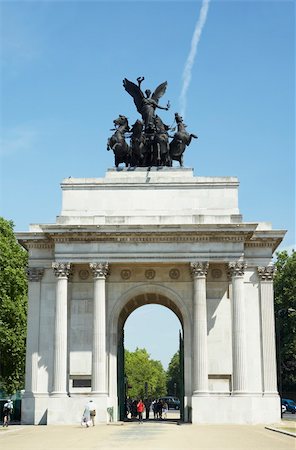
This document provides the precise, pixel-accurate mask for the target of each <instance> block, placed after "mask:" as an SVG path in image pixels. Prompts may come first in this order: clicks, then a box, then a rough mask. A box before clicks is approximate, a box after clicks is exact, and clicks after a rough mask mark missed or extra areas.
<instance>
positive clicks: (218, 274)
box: [211, 269, 222, 278]
mask: <svg viewBox="0 0 296 450" xmlns="http://www.w3.org/2000/svg"><path fill="white" fill-rule="evenodd" d="M211 274H212V277H213V278H221V277H222V270H221V269H213V270H212V271H211Z"/></svg>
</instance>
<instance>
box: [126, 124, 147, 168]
mask: <svg viewBox="0 0 296 450" xmlns="http://www.w3.org/2000/svg"><path fill="white" fill-rule="evenodd" d="M131 132H132V135H131V140H130V151H131V156H130V165H131V167H135V166H143V165H144V162H145V155H146V146H145V142H146V140H145V136H144V133H143V122H142V120H136V122H135V123H134V124H133V126H132V129H131Z"/></svg>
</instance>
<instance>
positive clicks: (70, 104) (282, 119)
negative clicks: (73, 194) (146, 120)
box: [0, 0, 295, 354]
mask: <svg viewBox="0 0 296 450" xmlns="http://www.w3.org/2000/svg"><path fill="white" fill-rule="evenodd" d="M0 6H1V35H0V38H1V48H0V52H1V53H0V55H1V111H0V112H1V123H0V126H1V130H0V131H1V149H0V151H1V160H0V163H1V167H0V170H1V172H0V175H1V186H0V193H1V198H0V208H1V210H0V214H1V215H2V216H4V217H5V218H7V219H12V220H13V221H14V223H15V229H16V230H17V231H26V230H28V227H29V223H53V222H54V221H55V217H56V215H58V214H59V212H60V208H61V192H60V187H59V183H60V182H61V180H62V179H63V178H65V177H68V176H70V175H71V176H72V177H102V176H104V174H105V171H106V170H107V168H109V167H112V166H113V157H112V154H111V152H107V151H106V141H107V138H108V137H109V136H110V128H112V125H113V123H112V121H113V119H114V118H116V117H117V116H118V114H124V115H126V116H127V117H128V118H129V120H130V123H133V121H135V120H136V119H137V118H138V117H139V116H138V113H137V112H136V110H135V107H134V104H133V101H132V99H131V97H130V96H129V95H128V94H127V93H126V92H125V90H124V89H123V87H122V79H123V78H124V77H127V78H128V79H130V80H133V81H135V80H136V78H137V77H138V76H140V75H144V76H145V81H144V83H143V87H144V88H145V89H146V88H150V89H152V90H153V89H154V88H155V87H156V86H157V85H158V84H159V83H161V82H162V81H164V80H167V81H168V89H167V92H166V94H165V96H164V97H163V99H162V100H163V103H164V104H166V102H167V101H168V100H170V103H171V109H170V111H168V112H165V111H161V113H160V115H161V117H162V118H163V120H164V121H165V122H166V123H168V124H171V123H172V122H173V115H174V112H175V111H180V102H179V96H180V92H181V88H182V73H183V70H184V66H185V62H186V59H187V56H188V53H189V49H190V43H191V38H192V34H193V31H194V28H195V25H196V22H197V20H198V17H199V12H200V7H201V2H198V1H184V0H182V1H150V2H144V1H139V0H138V1H118V2H114V1H108V2H103V1H91V2H88V1H51V2H46V1H18V2H16V1H6V2H5V1H1V2H0ZM294 12H295V11H294V2H293V1H285V0H281V1H264V0H262V1H219V0H216V1H214V0H212V1H210V3H209V10H208V15H207V20H206V23H205V26H204V28H203V31H202V35H201V38H200V41H199V44H198V48H197V53H196V58H195V62H194V65H193V69H192V79H191V84H190V86H189V89H188V94H187V109H186V123H187V125H188V130H189V131H190V132H194V133H196V134H198V136H199V139H198V140H195V141H194V142H193V143H192V144H191V146H190V147H189V148H188V150H187V151H186V153H185V166H186V167H193V168H194V172H195V175H200V176H238V178H239V179H240V183H241V184H240V197H239V198H240V210H241V213H242V214H243V217H244V220H245V221H270V222H272V224H273V227H274V228H277V229H287V230H288V233H287V236H286V238H285V240H284V242H283V246H284V247H291V246H293V245H294V244H295V206H294V204H295V201H294V200H295V189H294V188H295V161H294V148H295V127H294V119H295V117H294V106H295V97H294V78H295V73H294V64H295V57H294V54H295V48H294V37H295V36H294V32H295V14H294ZM135 314H136V313H135ZM130 321H132V316H131V318H130ZM128 323H129V322H128ZM176 342H177V332H176ZM168 353H169V352H168ZM173 353H174V350H172V351H171V354H173Z"/></svg>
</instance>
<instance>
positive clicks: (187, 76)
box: [180, 0, 210, 117]
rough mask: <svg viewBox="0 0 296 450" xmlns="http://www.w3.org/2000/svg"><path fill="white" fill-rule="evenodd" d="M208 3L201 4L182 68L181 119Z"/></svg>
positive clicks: (206, 1)
mask: <svg viewBox="0 0 296 450" xmlns="http://www.w3.org/2000/svg"><path fill="white" fill-rule="evenodd" d="M209 3H210V0H203V2H202V5H201V8H200V13H199V17H198V20H197V22H196V25H195V29H194V33H193V36H192V40H191V47H190V52H189V55H188V58H187V61H186V64H185V67H184V71H183V76H182V79H183V85H182V90H181V94H180V105H181V116H183V117H184V116H185V110H186V102H187V91H188V88H189V85H190V81H191V72H192V67H193V64H194V60H195V55H196V50H197V46H198V43H199V40H200V37H201V33H202V29H203V27H204V24H205V23H206V20H207V14H208V9H209Z"/></svg>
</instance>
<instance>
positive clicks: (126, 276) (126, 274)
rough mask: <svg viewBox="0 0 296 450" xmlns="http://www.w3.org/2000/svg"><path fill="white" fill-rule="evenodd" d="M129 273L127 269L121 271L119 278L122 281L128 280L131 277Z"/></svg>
mask: <svg viewBox="0 0 296 450" xmlns="http://www.w3.org/2000/svg"><path fill="white" fill-rule="evenodd" d="M131 274H132V273H131V271H130V270H129V269H122V271H121V272H120V276H121V278H122V279H123V280H129V279H130V277H131Z"/></svg>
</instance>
